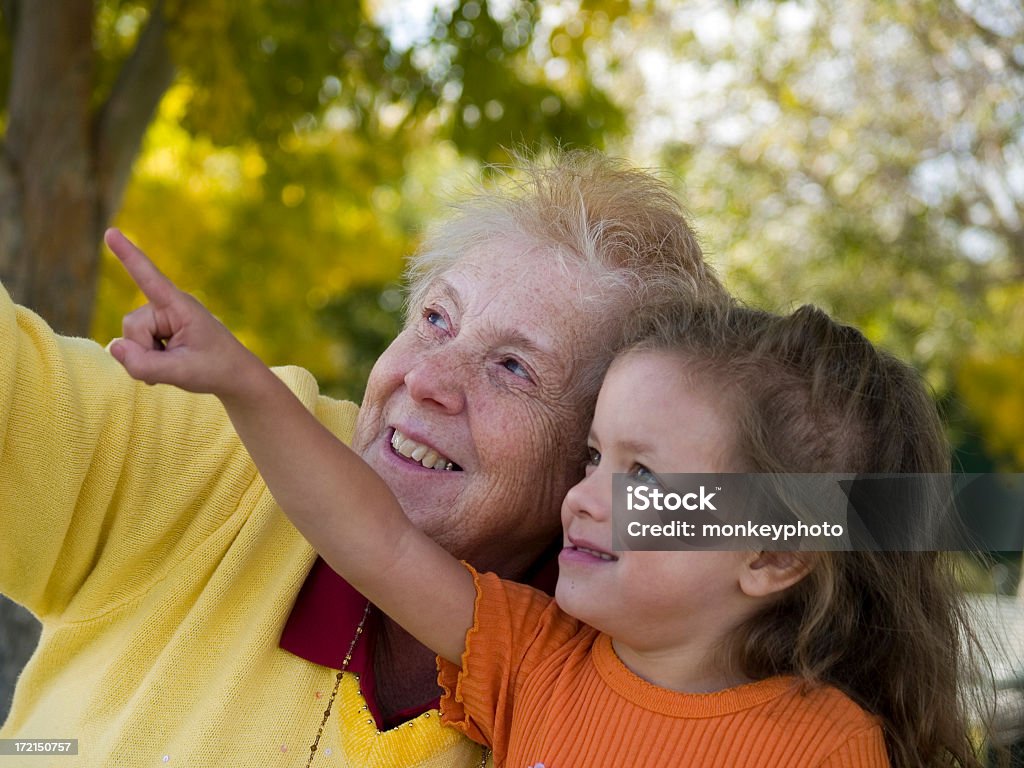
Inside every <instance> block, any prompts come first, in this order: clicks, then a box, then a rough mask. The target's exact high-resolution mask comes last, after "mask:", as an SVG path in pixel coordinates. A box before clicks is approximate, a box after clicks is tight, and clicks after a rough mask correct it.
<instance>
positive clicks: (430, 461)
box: [391, 429, 462, 472]
mask: <svg viewBox="0 0 1024 768" xmlns="http://www.w3.org/2000/svg"><path fill="white" fill-rule="evenodd" d="M391 448H392V450H393V451H394V452H395V453H397V454H398V455H399V456H401V457H403V458H406V459H409V460H411V461H413V462H415V463H416V464H419V465H420V466H422V467H425V468H426V469H436V470H439V471H441V472H461V471H462V467H460V466H459V465H458V464H456V463H455V462H454V461H452V460H451V459H449V458H448V457H447V456H443V455H441V454H440V453H438V452H437V451H435V450H434V449H433V448H431V447H430V446H428V445H423V443H417V442H416V441H415V440H413V439H412V438H410V437H406V436H405V435H403V434H402V433H401V432H399V431H398V430H397V429H396V430H395V431H394V433H393V434H392V435H391Z"/></svg>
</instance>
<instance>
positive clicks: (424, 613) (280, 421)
mask: <svg viewBox="0 0 1024 768" xmlns="http://www.w3.org/2000/svg"><path fill="white" fill-rule="evenodd" d="M106 242H107V244H108V245H109V246H110V248H111V250H113V251H114V253H115V254H117V256H118V258H120V259H121V262H122V263H123V264H124V266H125V268H126V269H127V270H128V273H129V274H130V275H131V276H132V278H133V279H134V280H135V282H136V283H137V284H138V286H139V288H141V289H142V292H143V293H144V294H145V295H146V298H147V299H149V304H147V305H146V306H144V307H142V308H140V309H138V310H135V312H133V313H131V314H130V315H128V316H127V317H126V318H125V323H124V334H125V337H124V338H123V339H120V340H118V341H117V342H115V343H114V344H113V345H112V346H111V353H112V354H113V355H114V357H116V358H117V359H118V360H119V361H120V362H121V363H122V365H124V367H125V369H126V370H127V371H128V373H129V374H131V375H132V376H133V377H135V378H137V379H141V380H142V381H146V382H148V383H150V384H156V383H165V384H173V385H175V386H178V387H181V388H183V389H187V390H189V391H192V392H209V393H211V394H214V395H216V396H217V397H218V398H219V399H220V401H221V402H222V403H223V404H224V407H225V409H226V410H227V412H228V415H229V417H230V418H231V422H232V424H233V425H234V427H235V429H236V430H237V432H238V435H239V437H241V439H242V442H243V443H244V444H245V446H246V448H247V449H248V451H249V454H250V456H252V459H253V461H254V462H255V463H256V466H257V467H258V468H259V470H260V473H261V474H262V475H263V478H264V480H265V481H266V483H267V486H268V487H269V488H270V491H271V493H272V494H273V495H274V498H275V499H276V500H277V502H278V504H280V505H281V508H282V509H283V510H284V512H285V513H286V514H287V515H288V517H289V518H290V519H291V520H292V522H293V523H294V524H295V526H296V527H297V528H298V529H299V530H300V531H301V532H302V534H303V535H304V536H305V537H306V538H307V539H308V540H309V542H310V543H311V544H312V545H313V547H314V548H315V549H316V550H317V551H318V552H319V553H320V554H321V555H322V556H323V557H324V559H325V560H326V561H327V562H328V563H329V564H330V565H331V567H332V568H334V569H335V570H336V571H337V572H338V573H339V574H341V575H342V576H343V577H345V579H347V580H348V581H349V582H350V583H351V584H352V585H353V586H354V587H356V588H357V589H358V590H359V591H360V592H362V593H363V594H364V595H366V597H367V598H369V599H370V600H371V601H373V602H374V603H375V604H376V605H377V606H378V607H379V608H381V609H382V610H383V611H384V612H385V613H387V614H388V615H389V616H391V618H393V619H394V620H395V621H397V622H398V623H399V624H401V625H402V626H403V627H405V629H406V630H407V631H409V632H410V633H411V634H412V635H413V636H414V637H416V638H417V639H418V640H419V641H420V642H422V643H423V644H424V645H426V646H427V647H428V648H430V649H431V650H433V651H434V652H435V653H437V654H438V655H439V656H442V657H444V658H446V659H448V660H450V661H454V662H458V661H459V660H460V659H461V656H462V652H463V649H464V646H465V636H466V631H467V630H468V629H469V627H470V626H471V625H472V621H473V603H474V600H475V596H476V590H475V588H474V586H473V580H472V577H471V576H470V574H469V572H468V571H467V570H466V569H465V568H463V567H462V566H461V565H460V564H459V562H458V561H457V560H456V559H455V558H454V557H452V556H451V555H450V554H448V552H446V551H445V550H444V549H442V548H441V547H440V546H438V545H437V544H435V543H434V542H433V541H432V540H431V539H430V538H428V537H427V536H426V535H425V534H423V533H422V532H421V531H419V530H418V529H417V528H416V527H415V526H413V525H412V523H410V522H409V519H408V518H407V517H406V516H405V513H404V512H403V511H402V508H401V506H400V505H399V504H398V501H397V499H395V497H394V495H393V494H392V493H391V491H390V490H389V489H388V487H387V485H386V484H385V483H384V481H383V480H381V478H380V477H379V476H378V475H377V474H376V473H375V472H374V471H373V470H372V469H371V468H370V467H369V466H368V465H367V464H366V463H365V462H364V461H363V460H362V459H361V458H359V456H357V455H356V454H355V453H354V452H352V451H351V450H350V449H349V448H348V447H346V446H345V445H344V444H343V443H341V442H340V441H339V440H337V439H336V438H335V437H334V436H333V435H332V434H331V433H330V432H328V431H327V429H326V428H324V427H323V426H322V425H321V424H320V423H319V422H318V421H317V420H316V419H315V418H314V417H313V415H312V414H311V413H309V411H307V410H306V408H305V407H304V406H303V405H302V403H301V402H300V401H299V400H298V399H297V398H296V397H295V396H294V395H293V394H292V393H291V391H290V390H289V389H288V388H287V387H286V386H285V385H284V384H283V383H282V382H281V381H280V380H279V379H278V378H277V377H276V376H274V374H273V373H271V371H270V370H269V369H268V368H267V367H266V366H265V365H263V363H262V362H260V361H259V359H258V358H257V357H256V356H255V355H253V354H252V353H251V352H249V351H248V350H247V349H246V348H245V347H244V346H242V344H241V343H240V342H239V341H238V340H237V339H236V338H235V337H234V336H233V335H232V334H231V332H230V331H228V330H227V328H225V327H224V326H223V325H222V324H221V323H220V322H218V321H217V320H216V319H215V318H214V317H213V316H212V315H211V314H210V313H209V312H208V311H207V310H206V309H205V308H204V307H203V306H202V305H201V304H200V303H199V302H198V301H196V300H195V299H194V298H192V297H191V296H188V295H187V294H185V293H183V292H181V291H179V290H178V289H177V288H176V287H175V286H174V285H173V283H171V282H170V280H168V279H167V278H166V277H165V276H164V275H163V274H161V273H160V271H159V270H158V269H157V268H156V267H155V266H154V265H153V263H152V262H150V261H149V259H148V258H147V257H146V256H145V255H144V254H143V253H142V251H140V250H139V249H138V248H136V247H135V246H134V245H133V244H132V243H131V242H129V241H128V240H127V238H125V237H124V235H122V234H121V233H120V232H118V231H116V230H110V231H109V232H108V233H107V236H106ZM424 574H427V577H424Z"/></svg>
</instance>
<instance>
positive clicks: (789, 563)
mask: <svg viewBox="0 0 1024 768" xmlns="http://www.w3.org/2000/svg"><path fill="white" fill-rule="evenodd" d="M812 568H814V560H813V558H812V556H811V554H810V553H807V552H752V553H751V554H750V557H749V558H748V559H747V560H746V561H745V563H744V565H743V567H742V568H741V569H740V589H741V590H742V591H743V593H744V594H745V595H747V596H748V597H770V596H772V595H776V594H779V593H780V592H782V591H783V590H786V589H789V588H790V587H791V586H793V585H794V584H796V583H797V582H798V581H800V579H802V578H803V577H804V576H806V575H807V574H808V573H810V572H811V569H812Z"/></svg>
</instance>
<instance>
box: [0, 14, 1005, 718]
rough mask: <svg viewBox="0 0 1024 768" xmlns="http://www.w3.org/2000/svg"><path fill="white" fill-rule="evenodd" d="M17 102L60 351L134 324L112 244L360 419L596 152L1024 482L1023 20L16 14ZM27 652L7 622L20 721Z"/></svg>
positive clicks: (24, 199)
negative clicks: (541, 174) (494, 204)
mask: <svg viewBox="0 0 1024 768" xmlns="http://www.w3.org/2000/svg"><path fill="white" fill-rule="evenodd" d="M0 104H2V113H0V127H2V130H3V139H2V147H3V153H2V157H0V280H2V281H3V282H4V284H5V285H6V286H7V287H8V289H9V290H10V291H11V293H12V295H14V296H15V298H16V299H17V300H18V301H20V302H21V303H24V304H27V305H28V306H31V307H33V308H35V309H37V310H38V311H39V312H40V313H41V314H42V315H43V316H44V317H46V318H47V319H48V320H49V321H50V322H51V323H52V324H53V325H54V326H55V327H56V328H58V329H59V330H61V331H63V332H66V333H72V334H80V335H91V336H93V337H94V338H97V339H99V340H101V341H104V342H105V341H107V340H109V339H110V338H111V337H113V336H116V335H118V334H119V331H120V320H121V317H122V315H123V314H124V312H125V311H126V310H127V309H130V308H131V307H133V306H136V305H137V304H139V303H141V297H140V296H139V295H138V294H137V293H136V291H135V289H134V287H133V286H132V284H131V283H130V281H129V280H128V278H127V277H126V275H125V274H123V273H122V272H121V271H120V268H119V267H118V266H117V264H116V263H115V261H114V260H113V258H112V256H110V255H109V254H108V253H105V252H103V251H102V250H101V248H100V247H99V243H100V236H101V233H102V230H103V228H104V227H105V226H107V225H109V224H111V223H112V224H116V225H117V226H120V227H121V228H123V229H124V230H125V231H126V232H127V233H128V234H129V236H131V237H132V238H134V239H135V240H136V241H137V242H139V243H140V244H141V245H142V246H143V248H144V249H145V250H146V251H147V252H148V253H149V254H150V255H151V256H152V257H153V258H154V259H156V260H157V262H158V263H159V264H160V265H161V267H162V268H163V269H164V270H165V271H166V272H167V273H168V274H169V275H170V276H171V277H172V278H173V279H174V280H175V281H176V282H178V283H179V284H180V285H181V286H183V287H185V288H186V289H188V290H191V291H192V292H194V293H196V294H197V295H198V296H199V297H200V298H201V299H202V300H203V301H204V302H206V303H207V304H208V305H209V306H210V307H211V308H212V309H213V311H214V312H215V313H216V314H217V315H219V316H220V317H221V318H222V319H223V320H224V321H225V323H226V324H227V325H228V326H229V327H231V328H232V329H233V330H235V331H236V332H237V333H238V335H239V336H240V337H241V338H242V339H243V341H244V342H245V343H246V344H248V345H249V346H250V347H251V348H252V349H254V350H255V351H256V352H257V353H258V354H259V355H260V356H261V357H262V358H263V359H264V360H265V361H266V362H268V363H269V364H272V365H274V364H285V363H292V364H298V365H301V366H304V367H306V368H308V369H310V370H311V371H313V372H314V373H315V375H316V376H317V378H318V379H319V380H320V382H321V383H322V386H323V389H324V390H325V391H327V392H329V393H332V394H335V395H338V396H344V397H350V398H355V399H358V398H359V397H360V396H361V393H362V386H363V383H364V382H365V379H366V375H367V373H368V371H369V367H370V365H371V364H372V362H373V360H374V359H375V357H376V356H377V354H379V352H380V351H381V350H382V349H383V348H384V346H385V345H386V344H387V342H388V340H389V339H390V338H391V337H392V336H393V335H394V334H395V332H396V331H397V329H398V327H399V317H400V313H401V307H402V293H401V289H400V286H399V280H400V273H401V270H402V265H403V260H404V258H405V257H406V256H407V255H408V254H410V253H411V252H412V251H413V250H414V249H415V246H416V242H417V236H418V233H420V232H421V230H422V227H423V225H424V223H425V222H427V221H429V220H431V218H433V217H435V216H437V215H440V214H443V212H444V208H445V206H446V204H447V203H448V202H449V201H451V200H454V199H457V198H458V195H459V192H460V190H462V189H465V188H466V186H467V180H469V179H479V178H482V177H485V176H487V175H488V174H489V173H491V171H488V169H487V164H489V163H496V164H501V163H503V162H507V161H508V154H507V149H506V148H509V147H514V146H523V147H526V148H528V149H537V148H542V147H544V146H552V145H562V146H569V147H582V146H597V147H600V148H603V149H605V150H606V151H608V152H610V153H612V154H615V155H621V156H624V157H627V158H629V159H631V160H632V161H633V162H635V163H636V164H639V165H642V166H646V167H652V168H657V169H660V172H662V173H663V174H664V176H665V178H666V179H667V180H669V182H670V183H671V184H672V185H673V186H674V187H675V188H676V189H677V190H678V193H679V196H680V199H681V200H682V201H684V204H685V206H686V208H687V209H688V210H689V212H690V213H691V215H692V217H693V222H694V224H695V226H696V228H697V229H698V231H699V232H700V234H701V236H702V241H703V244H704V247H705V249H706V252H707V254H708V256H709V258H710V259H711V261H712V262H713V263H714V264H715V265H716V266H717V268H718V269H719V270H720V272H721V273H722V275H723V276H724V278H725V280H726V282H727V284H728V286H729V287H730V288H731V289H732V290H733V291H734V292H735V293H736V294H738V295H739V296H741V297H743V298H745V299H747V300H748V301H750V302H752V303H755V304H759V305H763V306H767V307H769V308H774V309H786V308H790V307H793V306H795V305H798V304H802V303H807V302H813V303H816V304H819V305H821V306H822V307H824V308H825V309H827V310H828V311H830V312H832V313H834V314H836V315H838V316H839V317H840V318H842V319H843V320H846V321H848V322H851V323H854V324H856V325H858V326H859V327H861V328H862V329H863V330H864V331H865V332H866V333H867V334H868V336H870V337H871V338H872V339H873V340H874V341H876V342H878V343H880V344H882V345H883V346H885V347H887V348H888V349H890V350H891V351H893V352H895V353H897V354H898V355H900V356H902V357H904V358H906V359H908V360H910V361H912V362H913V364H914V365H915V366H917V367H918V368H919V369H920V370H921V371H922V372H923V374H924V375H925V376H926V377H927V380H928V381H929V383H930V384H931V386H932V388H933V390H934V393H935V397H936V399H937V401H938V403H939V404H940V407H941V408H942V410H943V413H944V414H945V416H946V419H947V422H948V424H949V432H950V437H951V439H952V441H953V444H954V446H955V448H956V458H957V462H958V464H959V466H960V467H962V468H963V469H965V470H967V471H993V470H1004V471H1024V386H1022V385H1021V379H1022V377H1024V10H1022V7H1021V5H1020V3H1019V2H1016V0H959V1H958V2H952V1H948V2H938V1H936V2H931V1H929V0H907V1H906V2H899V3H893V2H886V1H883V0H878V1H872V0H792V1H789V2H777V1H774V0H747V1H739V0H736V1H734V2H731V1H729V0H698V1H696V2H687V3H677V2H671V1H670V0H633V1H632V2H630V0H490V1H487V0H440V1H439V2H427V1H425V0H424V1H419V0H417V1H415V2H414V1H413V0H403V1H401V2H400V1H398V0H364V2H362V3H336V2H320V1H319V0H202V1H200V0H150V1H148V2H132V1H130V0H94V1H93V2H91V3H89V2H83V0H0ZM1022 519H1024V511H1022ZM0 535H4V533H3V532H2V531H0ZM1022 536H1024V532H1022ZM1019 573H1020V552H1019V550H1018V551H1014V552H1004V553H998V554H996V555H995V556H994V559H993V560H992V561H990V562H988V563H985V564H973V565H970V567H969V568H968V569H967V573H966V576H965V580H966V581H967V583H968V584H969V586H970V587H971V588H972V589H974V590H977V591H979V592H985V593H990V594H993V595H996V594H1001V595H1007V596H1008V595H1011V594H1014V593H1015V592H1016V591H1017V589H1018V586H1017V585H1018V581H1019ZM1007 604H1008V603H1007ZM1017 605H1018V606H1019V605H1020V604H1019V603H1018V604H1017ZM33 631H34V623H33V620H31V619H28V618H25V617H24V616H23V615H22V614H19V613H18V612H17V611H15V610H14V609H13V608H12V607H11V606H10V604H6V605H4V606H2V607H0V666H2V668H3V670H2V671H3V674H4V675H5V676H6V677H5V679H3V680H0V720H2V718H3V716H4V714H5V713H6V709H7V706H8V704H9V698H10V691H11V687H10V686H11V682H12V680H13V679H14V677H15V676H16V674H17V670H18V669H20V665H21V663H22V662H23V659H24V655H25V653H26V652H27V649H30V648H31V647H32V645H33V644H34V635H33Z"/></svg>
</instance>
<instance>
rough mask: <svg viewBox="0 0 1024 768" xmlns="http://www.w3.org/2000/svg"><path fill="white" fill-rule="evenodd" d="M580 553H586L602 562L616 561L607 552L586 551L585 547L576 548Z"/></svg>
mask: <svg viewBox="0 0 1024 768" xmlns="http://www.w3.org/2000/svg"><path fill="white" fill-rule="evenodd" d="M576 549H578V550H579V551H580V552H586V553H587V554H588V555H593V556H594V557H599V558H601V559H602V560H617V559H618V558H616V557H615V556H614V555H609V554H608V553H607V552H598V551H597V550H596V549H587V548H586V547H576Z"/></svg>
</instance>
